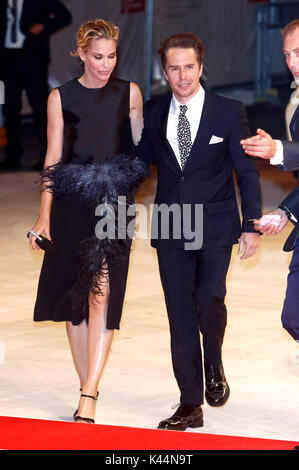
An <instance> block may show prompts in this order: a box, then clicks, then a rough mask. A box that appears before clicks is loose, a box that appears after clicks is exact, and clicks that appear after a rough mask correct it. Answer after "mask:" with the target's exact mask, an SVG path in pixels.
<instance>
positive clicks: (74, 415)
mask: <svg viewBox="0 0 299 470" xmlns="http://www.w3.org/2000/svg"><path fill="white" fill-rule="evenodd" d="M80 392H82V388H80ZM83 396H84V395H83ZM98 398H99V391H97V394H96V397H95V400H97V399H98ZM77 413H78V408H77V409H76V411H75V413H74V414H73V418H74V419H75V418H76V415H77Z"/></svg>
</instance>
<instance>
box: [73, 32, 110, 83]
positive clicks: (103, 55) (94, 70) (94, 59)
mask: <svg viewBox="0 0 299 470" xmlns="http://www.w3.org/2000/svg"><path fill="white" fill-rule="evenodd" d="M79 56H80V58H81V60H83V61H84V64H85V74H86V76H87V77H88V78H89V79H90V80H93V81H95V82H99V85H100V86H101V84H103V85H104V84H106V82H107V81H108V80H109V77H110V75H111V73H112V72H113V69H114V67H115V65H116V60H117V58H116V42H115V41H114V39H105V38H102V39H92V40H91V41H90V43H89V47H88V49H87V51H86V52H82V51H80V49H79Z"/></svg>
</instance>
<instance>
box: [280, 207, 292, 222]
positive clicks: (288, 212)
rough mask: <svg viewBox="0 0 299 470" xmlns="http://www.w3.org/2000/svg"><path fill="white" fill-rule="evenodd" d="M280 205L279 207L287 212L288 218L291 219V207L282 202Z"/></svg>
mask: <svg viewBox="0 0 299 470" xmlns="http://www.w3.org/2000/svg"><path fill="white" fill-rule="evenodd" d="M278 207H279V209H281V210H282V211H283V212H284V213H285V215H286V216H287V218H288V219H289V220H290V219H291V217H292V213H291V212H290V211H289V209H288V208H287V207H285V206H283V205H282V204H279V206H278Z"/></svg>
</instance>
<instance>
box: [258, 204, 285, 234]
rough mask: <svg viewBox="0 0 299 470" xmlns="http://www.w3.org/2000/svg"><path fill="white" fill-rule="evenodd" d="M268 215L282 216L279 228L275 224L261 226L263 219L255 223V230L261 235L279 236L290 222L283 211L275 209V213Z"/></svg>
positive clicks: (271, 212) (268, 213)
mask: <svg viewBox="0 0 299 470" xmlns="http://www.w3.org/2000/svg"><path fill="white" fill-rule="evenodd" d="M266 215H280V216H281V219H280V223H279V225H278V226H277V225H274V224H266V225H259V223H260V221H261V219H262V217H261V218H260V219H257V220H255V221H254V222H253V224H254V229H255V230H257V231H259V232H261V233H264V234H265V235H277V234H278V233H280V232H281V231H282V230H283V229H284V228H285V226H286V225H287V223H288V221H289V219H288V218H287V216H286V214H285V212H284V211H283V210H281V209H274V210H273V211H270V212H267V214H266Z"/></svg>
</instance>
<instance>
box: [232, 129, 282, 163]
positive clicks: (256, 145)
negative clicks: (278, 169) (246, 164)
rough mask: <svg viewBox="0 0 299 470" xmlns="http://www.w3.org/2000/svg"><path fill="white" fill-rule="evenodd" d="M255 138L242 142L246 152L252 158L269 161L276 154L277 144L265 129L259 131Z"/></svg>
mask: <svg viewBox="0 0 299 470" xmlns="http://www.w3.org/2000/svg"><path fill="white" fill-rule="evenodd" d="M256 134H257V135H255V136H253V137H249V138H248V139H244V140H241V145H242V147H243V150H244V152H245V153H246V154H247V155H251V156H252V157H258V158H263V159H265V160H269V159H270V158H272V157H274V155H275V152H276V147H277V145H276V142H275V140H274V139H272V137H271V135H270V134H267V132H265V131H264V130H263V129H257V131H256Z"/></svg>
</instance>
